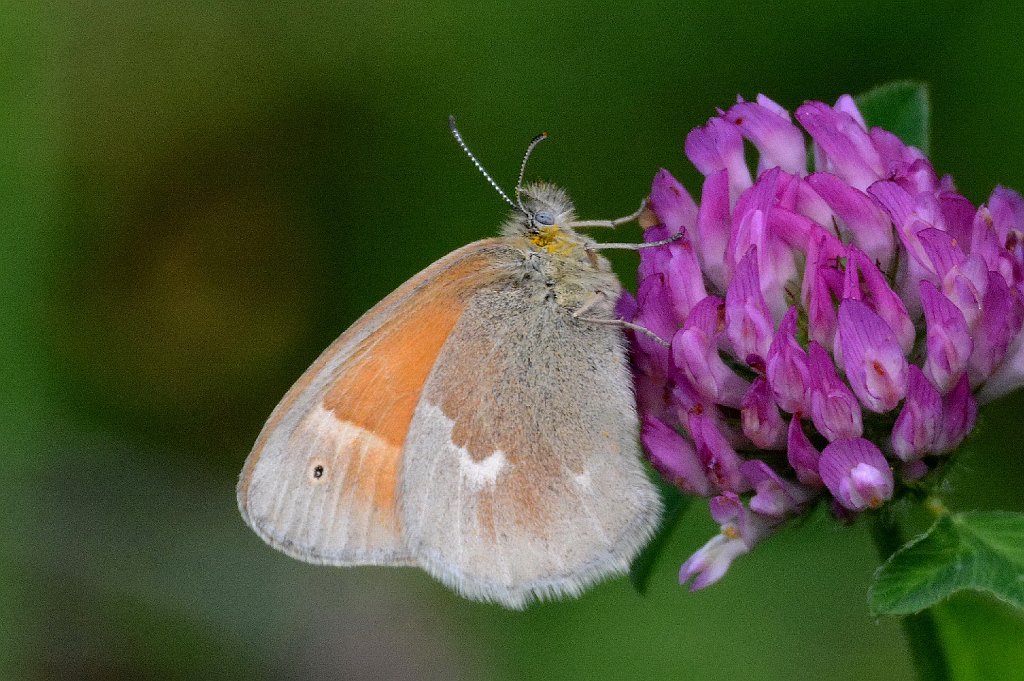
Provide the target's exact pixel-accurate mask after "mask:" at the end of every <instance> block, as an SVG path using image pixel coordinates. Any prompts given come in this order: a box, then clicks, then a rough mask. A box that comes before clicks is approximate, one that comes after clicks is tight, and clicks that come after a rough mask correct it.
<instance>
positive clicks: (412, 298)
mask: <svg viewBox="0 0 1024 681" xmlns="http://www.w3.org/2000/svg"><path fill="white" fill-rule="evenodd" d="M503 248H504V247H503V246H502V244H501V242H500V240H497V239H491V240H485V241H479V242H476V243H473V244H470V245H468V246H466V247H464V248H461V249H459V250H457V251H455V252H453V253H451V254H449V255H448V256H446V257H445V258H443V259H441V260H439V261H438V262H436V263H434V264H433V265H432V266H431V267H429V268H427V269H426V270H424V271H423V272H421V273H419V274H418V275H417V276H415V277H414V278H413V279H411V280H409V281H408V282H406V283H405V284H404V285H402V286H401V287H400V288H399V289H397V290H396V291H395V292H394V293H392V294H391V295H389V296H388V297H387V298H385V299H384V300H382V301H381V302H380V303H378V304H377V305H376V306H375V307H374V308H373V309H371V310H370V311H369V312H367V313H366V314H365V315H363V316H362V317H361V318H360V319H359V320H358V321H357V322H356V323H355V324H353V325H352V326H351V327H350V328H349V329H348V330H347V331H345V333H343V334H342V335H341V337H339V338H338V339H337V340H336V341H335V342H334V343H333V344H332V345H331V346H330V347H328V348H327V349H326V350H325V351H324V352H323V354H322V355H321V356H320V357H319V358H318V359H317V360H316V362H314V363H313V365H312V366H311V367H310V368H309V369H308V370H307V371H306V372H305V373H304V374H303V375H302V377H301V378H300V379H299V380H298V381H297V382H296V383H295V385H294V386H293V387H292V388H291V390H289V391H288V393H287V394H286V395H285V397H284V398H283V399H282V400H281V403H280V404H278V406H277V408H276V409H274V412H273V413H272V414H271V416H270V419H269V420H268V421H267V424H266V425H265V426H264V427H263V430H262V432H261V433H260V436H259V438H258V439H257V441H256V444H255V446H254V447H253V450H252V453H250V455H249V457H248V459H247V460H246V463H245V466H244V468H243V469H242V473H241V476H240V479H239V483H238V504H239V508H240V509H241V512H242V517H243V518H244V519H245V521H246V522H247V523H248V524H249V525H250V526H251V527H252V528H253V530H255V531H256V533H257V534H259V536H260V537H262V538H263V539H264V540H265V541H266V542H267V543H268V544H270V545H271V546H273V547H275V548H277V549H279V550H281V551H283V552H284V553H286V554H288V555H290V556H293V557H295V558H298V559H300V560H305V561H309V562H314V563H324V564H332V565H362V564H368V565H406V564H411V563H412V562H413V559H412V558H411V556H410V554H409V552H408V551H407V549H406V546H405V542H404V540H403V534H402V530H401V524H400V520H399V517H398V513H397V506H396V494H397V481H398V472H399V468H400V466H401V461H402V445H403V442H404V441H405V439H406V435H407V431H408V428H409V424H410V421H411V420H412V417H413V413H414V410H415V409H416V405H417V403H418V402H419V400H420V393H421V391H422V388H423V384H424V381H425V380H426V379H427V376H428V374H429V373H430V371H431V368H432V367H433V366H434V364H435V360H436V358H437V356H438V353H439V352H440V350H441V348H442V346H443V345H444V343H445V341H446V340H447V338H448V336H449V334H450V332H451V330H452V328H453V327H454V326H455V325H456V323H457V321H458V319H459V318H460V317H461V315H462V312H463V310H464V308H465V307H466V305H467V303H468V301H469V300H470V299H471V298H472V295H473V293H474V291H476V290H477V289H478V288H479V287H481V286H486V285H487V284H488V282H490V281H493V280H494V279H496V278H499V277H500V276H502V274H503V273H502V272H500V271H498V270H497V269H496V268H495V266H494V263H495V262H496V258H495V252H496V251H501V250H502V249H503Z"/></svg>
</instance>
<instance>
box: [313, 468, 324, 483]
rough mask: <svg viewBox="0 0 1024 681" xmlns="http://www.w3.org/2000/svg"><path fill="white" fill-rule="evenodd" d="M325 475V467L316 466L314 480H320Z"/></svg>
mask: <svg viewBox="0 0 1024 681" xmlns="http://www.w3.org/2000/svg"><path fill="white" fill-rule="evenodd" d="M323 474H324V467H323V466H315V467H314V468H313V478H315V479H317V480H319V479H320V478H321V477H323Z"/></svg>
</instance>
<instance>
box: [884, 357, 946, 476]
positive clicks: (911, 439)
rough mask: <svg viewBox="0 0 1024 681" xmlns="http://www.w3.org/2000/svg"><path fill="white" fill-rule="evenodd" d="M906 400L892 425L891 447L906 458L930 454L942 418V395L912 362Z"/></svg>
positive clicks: (912, 459)
mask: <svg viewBox="0 0 1024 681" xmlns="http://www.w3.org/2000/svg"><path fill="white" fill-rule="evenodd" d="M908 376H909V387H908V388H907V400H906V402H905V403H904V404H903V411H901V412H900V415H899V417H897V419H896V423H895V425H893V428H892V450H893V452H895V454H896V456H898V457H899V458H900V459H902V460H903V461H914V460H916V459H920V458H921V457H922V456H925V455H927V454H931V452H932V449H933V448H934V445H935V438H936V436H937V434H938V429H939V422H940V421H941V419H942V396H941V395H940V394H939V391H938V390H936V389H935V386H933V385H932V384H931V382H929V380H928V379H927V378H926V377H925V375H924V373H923V372H922V371H921V370H920V369H918V368H917V367H916V366H914V365H910V368H909V371H908Z"/></svg>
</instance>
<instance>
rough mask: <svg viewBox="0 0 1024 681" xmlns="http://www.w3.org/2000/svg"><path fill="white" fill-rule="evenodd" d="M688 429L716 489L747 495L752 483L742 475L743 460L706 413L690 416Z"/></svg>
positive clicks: (709, 478)
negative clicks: (745, 493) (746, 492)
mask: <svg viewBox="0 0 1024 681" xmlns="http://www.w3.org/2000/svg"><path fill="white" fill-rule="evenodd" d="M689 430H690V434H691V435H692V436H693V441H694V444H696V445H697V456H698V458H699V459H700V462H701V464H702V465H703V466H704V471H705V473H706V474H707V477H708V480H709V481H710V482H711V484H712V486H713V489H717V490H721V491H728V492H745V491H746V490H748V489H750V485H749V483H747V481H746V479H745V478H744V477H743V475H742V473H740V465H741V464H742V463H743V459H741V458H740V456H739V454H737V453H736V450H734V449H733V448H732V447H731V446H730V445H729V442H728V440H726V438H725V437H724V436H723V435H722V433H721V431H720V430H719V429H718V428H717V427H715V424H714V423H713V422H712V421H711V419H710V418H709V417H708V416H707V415H706V414H703V413H691V414H690V416H689Z"/></svg>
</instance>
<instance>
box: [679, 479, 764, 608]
mask: <svg viewBox="0 0 1024 681" xmlns="http://www.w3.org/2000/svg"><path fill="white" fill-rule="evenodd" d="M710 509H711V516H712V517H713V518H714V519H715V522H717V523H719V525H720V526H721V530H720V532H719V534H717V535H715V536H714V537H712V538H711V540H710V541H708V542H707V543H706V544H705V545H704V546H702V547H701V548H700V549H699V550H698V551H697V552H696V553H694V554H693V555H692V556H691V557H690V558H689V559H688V560H687V561H686V562H685V563H683V565H682V567H681V568H680V569H679V583H680V584H685V583H686V582H687V581H689V580H690V579H691V578H694V581H693V584H692V585H691V586H690V590H691V591H697V590H698V589H703V588H704V587H707V586H710V585H711V584H714V583H715V582H717V581H718V580H719V579H721V578H722V576H723V575H724V574H725V573H726V571H727V570H728V569H729V566H730V565H731V564H732V562H733V561H734V560H735V559H736V558H738V557H739V556H742V555H743V554H745V553H749V552H750V550H751V549H753V548H754V546H756V545H757V543H758V542H760V541H761V540H762V539H764V538H765V537H766V536H768V534H769V532H770V531H771V524H770V523H769V521H768V519H767V518H764V517H762V516H760V515H758V514H756V513H751V512H750V511H749V510H747V508H746V507H744V506H743V502H741V501H740V499H739V497H737V496H736V495H735V494H732V493H729V492H727V493H725V494H723V495H721V496H717V497H714V498H713V499H711V503H710Z"/></svg>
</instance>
